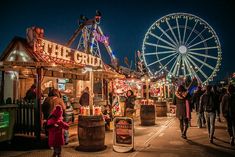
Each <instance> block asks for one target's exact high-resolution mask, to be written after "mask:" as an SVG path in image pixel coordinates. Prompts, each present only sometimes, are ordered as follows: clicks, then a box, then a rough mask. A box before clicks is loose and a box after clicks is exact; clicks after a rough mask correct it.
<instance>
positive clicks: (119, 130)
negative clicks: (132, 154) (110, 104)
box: [113, 117, 134, 152]
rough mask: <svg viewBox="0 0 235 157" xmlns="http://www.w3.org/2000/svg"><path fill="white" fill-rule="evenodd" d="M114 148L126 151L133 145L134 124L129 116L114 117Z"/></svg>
mask: <svg viewBox="0 0 235 157" xmlns="http://www.w3.org/2000/svg"><path fill="white" fill-rule="evenodd" d="M113 147H114V150H116V151H118V152H127V151H130V150H132V149H133V147H134V124H133V119H132V118H129V117H116V118H115V119H114V145H113Z"/></svg>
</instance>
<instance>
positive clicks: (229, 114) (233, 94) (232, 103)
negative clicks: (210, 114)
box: [221, 85, 235, 146]
mask: <svg viewBox="0 0 235 157" xmlns="http://www.w3.org/2000/svg"><path fill="white" fill-rule="evenodd" d="M221 109H222V114H223V116H224V118H225V119H226V121H227V128H228V129H227V130H228V133H229V136H230V144H231V146H234V138H235V89H234V86H233V85H229V86H228V92H227V93H226V94H225V95H224V96H223V98H222V101H221Z"/></svg>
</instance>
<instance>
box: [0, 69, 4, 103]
mask: <svg viewBox="0 0 235 157" xmlns="http://www.w3.org/2000/svg"><path fill="white" fill-rule="evenodd" d="M4 74H5V72H4V71H2V80H1V93H0V101H1V102H3V100H4V82H5V80H4Z"/></svg>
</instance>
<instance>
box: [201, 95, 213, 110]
mask: <svg viewBox="0 0 235 157" xmlns="http://www.w3.org/2000/svg"><path fill="white" fill-rule="evenodd" d="M204 110H205V111H206V112H212V111H214V110H215V102H214V97H213V95H212V94H209V95H208V100H207V103H206V104H205V108H204Z"/></svg>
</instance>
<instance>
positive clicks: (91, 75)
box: [89, 71, 94, 115]
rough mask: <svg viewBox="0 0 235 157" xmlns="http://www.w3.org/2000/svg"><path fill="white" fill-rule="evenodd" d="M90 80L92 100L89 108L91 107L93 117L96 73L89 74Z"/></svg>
mask: <svg viewBox="0 0 235 157" xmlns="http://www.w3.org/2000/svg"><path fill="white" fill-rule="evenodd" d="M89 80H90V87H91V90H90V100H89V103H90V104H89V106H90V115H92V110H93V99H94V89H93V87H94V73H93V71H90V72H89Z"/></svg>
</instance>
